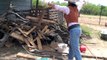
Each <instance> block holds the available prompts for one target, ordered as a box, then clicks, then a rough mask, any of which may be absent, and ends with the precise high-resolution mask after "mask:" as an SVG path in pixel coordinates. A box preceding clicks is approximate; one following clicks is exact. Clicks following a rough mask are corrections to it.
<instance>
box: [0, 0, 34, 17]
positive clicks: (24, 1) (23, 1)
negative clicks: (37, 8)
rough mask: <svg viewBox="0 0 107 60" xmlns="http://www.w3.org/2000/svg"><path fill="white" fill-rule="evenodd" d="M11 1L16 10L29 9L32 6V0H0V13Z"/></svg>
mask: <svg viewBox="0 0 107 60" xmlns="http://www.w3.org/2000/svg"><path fill="white" fill-rule="evenodd" d="M11 1H12V4H13V6H14V8H15V10H17V11H20V10H30V9H31V6H32V0H0V15H1V14H3V13H4V12H5V11H6V10H7V9H8V7H9V4H10V2H11Z"/></svg>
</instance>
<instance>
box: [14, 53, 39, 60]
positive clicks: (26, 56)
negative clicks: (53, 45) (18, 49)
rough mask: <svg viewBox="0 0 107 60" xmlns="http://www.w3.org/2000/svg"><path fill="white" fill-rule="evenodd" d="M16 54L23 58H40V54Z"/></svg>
mask: <svg viewBox="0 0 107 60" xmlns="http://www.w3.org/2000/svg"><path fill="white" fill-rule="evenodd" d="M16 56H17V57H21V58H27V59H34V60H35V59H36V58H39V57H38V56H33V55H30V54H25V53H18V54H17V55H16Z"/></svg>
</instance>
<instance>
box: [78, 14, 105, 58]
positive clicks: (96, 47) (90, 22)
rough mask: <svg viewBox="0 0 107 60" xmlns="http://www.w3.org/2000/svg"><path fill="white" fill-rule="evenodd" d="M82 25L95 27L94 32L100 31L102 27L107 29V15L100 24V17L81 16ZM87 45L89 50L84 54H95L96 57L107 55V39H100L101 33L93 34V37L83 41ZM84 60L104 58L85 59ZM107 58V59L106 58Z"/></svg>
mask: <svg viewBox="0 0 107 60" xmlns="http://www.w3.org/2000/svg"><path fill="white" fill-rule="evenodd" d="M79 21H80V23H81V25H85V26H88V27H90V28H92V29H94V30H95V31H94V33H97V32H100V31H101V30H102V29H107V27H105V23H107V17H102V20H101V21H100V24H99V17H98V16H97V17H95V16H94V17H92V16H88V17H87V16H84V15H81V17H80V18H79ZM83 42H84V43H85V44H86V46H87V51H86V52H85V53H82V54H83V55H88V56H95V57H107V54H106V53H107V48H106V47H107V41H104V40H101V39H100V34H98V35H94V34H93V35H92V39H89V40H85V41H83ZM83 60H104V59H86V58H85V59H83ZM105 60H107V59H105Z"/></svg>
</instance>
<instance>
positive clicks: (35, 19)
mask: <svg viewBox="0 0 107 60" xmlns="http://www.w3.org/2000/svg"><path fill="white" fill-rule="evenodd" d="M26 18H27V19H30V21H33V22H39V20H38V18H37V17H31V16H27V17H26ZM41 23H53V24H57V23H56V22H55V21H51V20H47V19H43V20H42V21H41Z"/></svg>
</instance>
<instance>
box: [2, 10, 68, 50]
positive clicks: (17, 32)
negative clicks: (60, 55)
mask: <svg viewBox="0 0 107 60" xmlns="http://www.w3.org/2000/svg"><path fill="white" fill-rule="evenodd" d="M31 12H32V11H31ZM39 12H40V14H39V15H38V16H37V17H35V16H31V15H24V16H23V14H22V15H20V14H18V13H16V12H13V11H9V12H8V13H5V14H4V15H3V16H2V17H1V19H0V24H1V29H2V30H3V31H5V32H6V33H8V35H9V36H11V37H14V38H16V39H17V40H18V41H19V42H20V43H21V44H24V45H27V49H28V50H32V49H38V50H43V49H44V48H43V46H44V45H50V44H51V43H52V42H53V41H54V42H58V43H64V42H65V41H67V40H68V32H67V29H66V28H65V27H64V26H63V25H61V24H59V23H57V20H54V19H46V18H44V16H45V12H44V10H42V11H39ZM51 15H53V14H51ZM53 16H54V15H53ZM11 17H12V18H11Z"/></svg>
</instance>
